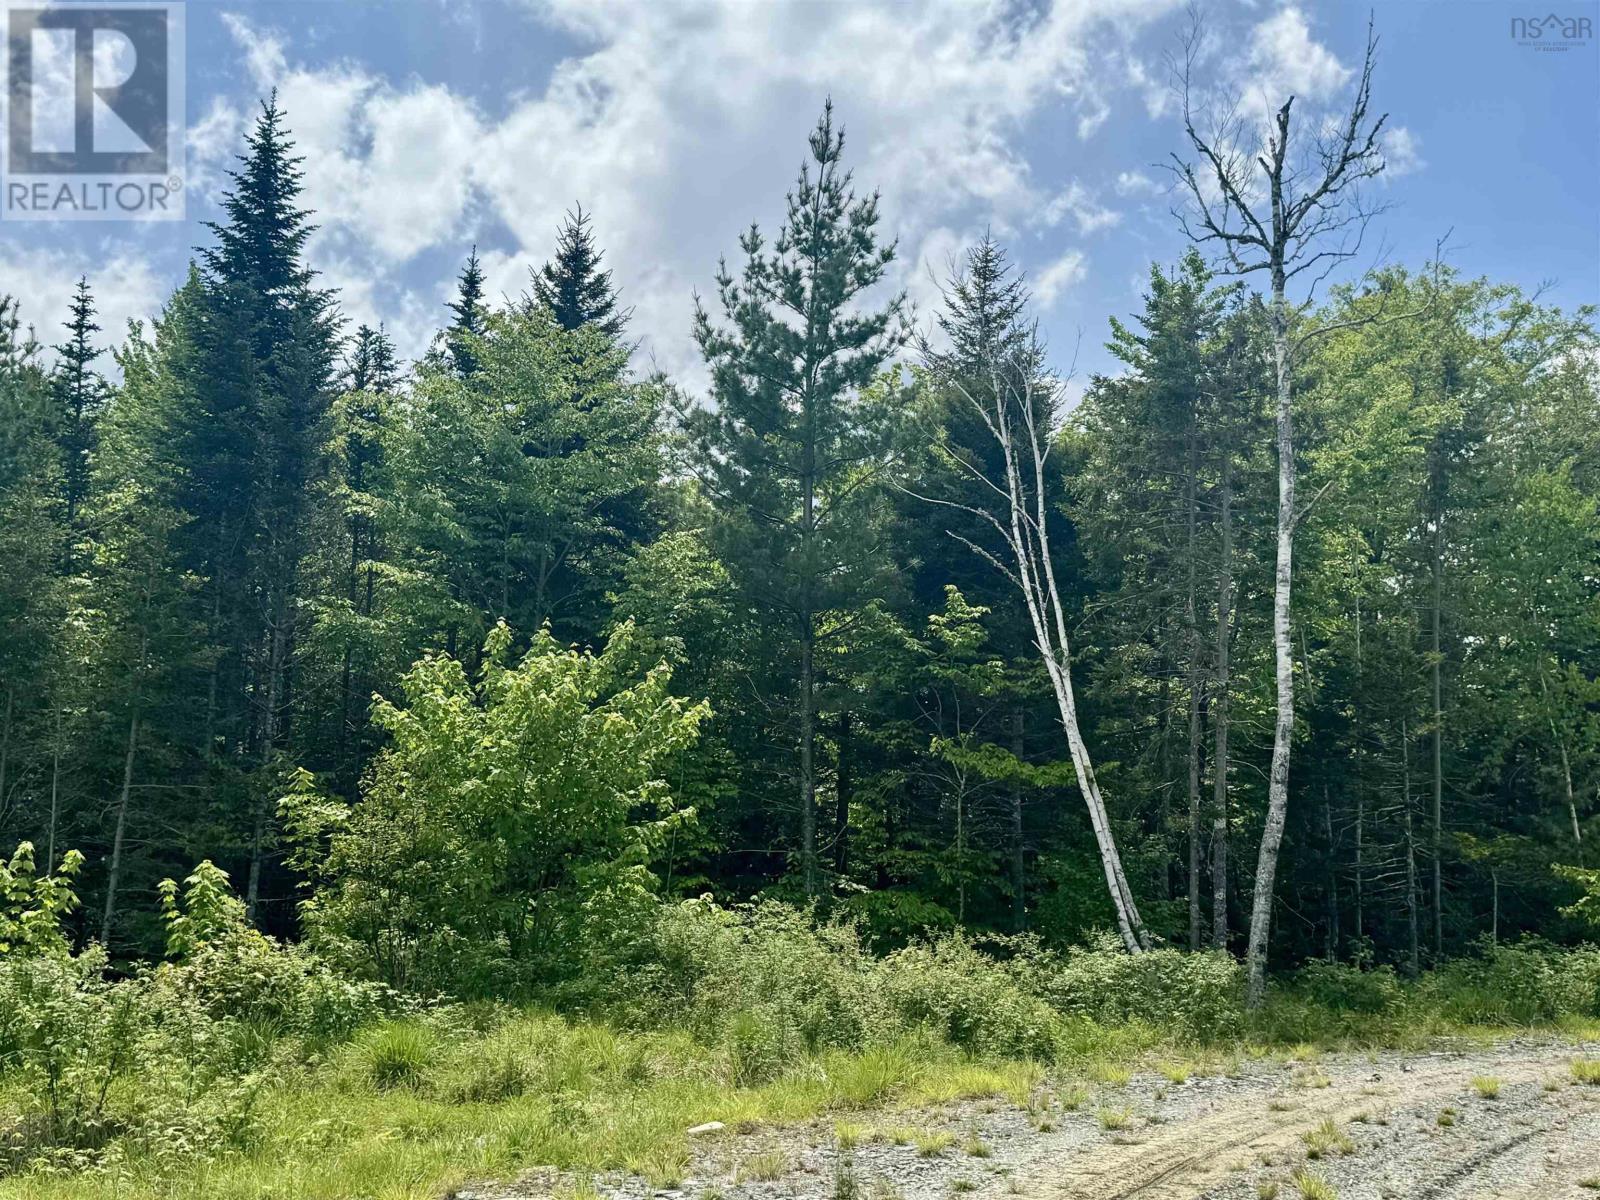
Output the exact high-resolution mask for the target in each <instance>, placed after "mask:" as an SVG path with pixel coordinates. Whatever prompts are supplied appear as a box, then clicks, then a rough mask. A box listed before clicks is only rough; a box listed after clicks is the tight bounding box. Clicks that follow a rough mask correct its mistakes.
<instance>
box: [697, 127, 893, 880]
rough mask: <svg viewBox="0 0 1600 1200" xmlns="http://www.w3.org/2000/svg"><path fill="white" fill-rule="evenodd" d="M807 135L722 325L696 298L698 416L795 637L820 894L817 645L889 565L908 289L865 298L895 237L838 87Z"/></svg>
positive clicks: (744, 556) (722, 551) (724, 488)
mask: <svg viewBox="0 0 1600 1200" xmlns="http://www.w3.org/2000/svg"><path fill="white" fill-rule="evenodd" d="M810 149H811V162H810V163H807V164H806V165H805V166H803V167H802V168H801V171H800V179H799V182H798V185H797V186H796V188H795V190H794V191H793V192H792V193H790V195H789V200H788V212H787V215H786V217H785V219H784V222H783V225H782V226H781V227H780V229H779V231H778V235H777V237H776V239H775V240H774V241H773V243H772V248H771V250H770V251H769V250H768V249H767V244H766V242H765V240H764V239H763V238H762V236H761V234H760V232H759V231H758V230H757V229H755V228H754V227H752V228H751V229H750V231H749V232H748V233H746V234H745V235H744V237H743V238H741V239H740V245H741V247H742V249H743V250H744V253H745V265H744V269H743V271H742V272H741V274H740V276H739V278H738V279H737V280H736V279H735V278H734V277H733V275H732V274H730V273H729V271H728V269H727V266H726V264H724V265H723V266H722V268H721V269H720V271H719V272H718V276H717V290H718V296H719V299H720V301H721V306H722V310H723V314H724V317H725V318H726V320H727V321H728V322H729V324H728V326H727V327H719V326H718V325H715V324H714V323H713V322H712V319H711V317H710V315H709V314H708V313H707V312H706V311H705V309H704V308H703V307H698V306H697V308H696V312H695V337H696V340H697V341H698V342H699V344H700V349H701V353H702V354H703V355H704V356H705V359H706V362H707V364H708V365H709V367H710V369H711V377H712V389H713V394H714V397H715V400H716V404H715V406H714V407H713V408H707V409H701V410H697V411H695V412H692V413H690V414H688V426H689V433H690V436H691V438H692V439H693V442H694V444H695V446H696V452H697V461H698V469H699V472H700V477H701V480H702V482H703V484H704V486H705V487H706V489H707V491H708V493H709V494H710V496H711V499H712V502H713V504H714V505H715V506H716V510H717V521H716V524H715V525H714V528H713V531H712V538H713V543H714V545H715V547H716V549H717V551H718V553H719V555H721V556H722V558H723V560H724V562H725V563H727V565H728V567H729V569H730V570H731V571H732V572H733V573H734V575H735V577H736V578H737V579H738V580H739V582H740V584H741V586H742V587H743V589H744V591H745V595H746V597H747V601H748V602H749V603H750V604H752V605H753V606H755V607H756V608H757V609H758V610H759V611H762V612H764V613H769V614H771V615H772V619H774V620H781V621H782V622H783V625H784V628H785V633H786V636H787V637H788V638H789V639H790V644H791V646H792V651H793V655H792V660H791V661H792V663H793V666H794V668H795V670H796V673H797V675H798V680H797V683H796V696H795V701H794V709H795V716H796V724H797V726H798V739H797V740H798V757H799V762H798V765H797V769H796V772H795V778H796V781H797V784H798V787H797V789H796V790H797V791H798V800H799V806H800V822H799V823H800V830H799V833H800V837H799V842H800V865H801V876H802V881H803V884H804V887H805V891H806V893H807V895H811V896H815V895H817V894H818V893H819V891H820V888H821V877H820V874H819V869H818V853H817V811H816V767H815V752H816V736H817V730H816V725H817V693H818V682H819V681H818V660H817V651H818V645H819V642H826V641H827V640H828V631H827V630H826V629H825V628H824V626H823V617H824V615H825V614H826V613H828V612H829V611H830V610H834V609H843V608H846V607H849V606H850V605H852V604H864V603H865V602H866V600H867V599H868V598H869V597H870V596H871V595H872V594H873V587H874V580H875V578H876V577H878V576H879V575H880V573H881V572H882V571H883V570H884V569H885V568H886V567H887V565H888V564H887V559H888V555H887V553H886V551H885V549H884V547H883V546H882V545H881V544H880V543H879V542H878V536H879V535H880V534H881V532H882V531H881V529H879V528H878V527H877V526H878V524H879V522H877V521H876V520H875V519H874V516H875V514H874V504H873V501H874V488H873V486H872V484H873V480H874V478H875V473H876V472H877V470H878V469H879V468H880V467H881V465H882V463H883V461H884V459H885V456H886V453H887V448H888V438H887V436H886V431H885V428H884V422H883V421H882V420H881V419H880V418H881V416H882V414H881V413H879V412H877V411H875V408H874V399H875V397H873V396H871V395H869V394H868V393H869V391H870V388H871V385H872V384H873V381H874V379H875V378H876V377H877V375H878V373H879V371H880V370H881V369H882V368H883V366H884V364H885V363H886V362H887V361H888V359H889V356H890V355H891V354H893V353H894V351H895V349H896V348H897V347H898V346H899V345H900V344H901V341H902V339H903V336H904V335H903V332H902V310H903V298H902V297H899V296H896V297H894V298H892V299H891V300H889V302H888V303H887V304H885V305H883V306H882V307H879V308H863V307H862V305H861V304H860V301H861V300H862V299H863V297H864V294H865V293H866V292H868V291H869V290H870V289H871V288H872V287H873V286H874V285H875V284H877V283H878V282H879V281H880V280H881V279H882V278H883V275H884V271H885V269H886V268H887V267H888V265H889V263H890V262H891V261H892V260H893V258H894V246H893V245H892V244H890V245H882V244H880V243H879V241H878V239H877V235H876V232H875V227H876V225H877V221H878V198H877V196H876V195H875V194H874V195H872V196H867V197H859V198H858V197H857V196H856V194H855V192H854V190H853V189H852V187H851V179H850V173H849V172H848V171H845V170H844V169H843V168H842V167H841V165H840V163H841V158H842V154H843V150H844V134H843V131H842V130H838V129H836V128H835V126H834V122H833V105H832V103H831V102H830V103H829V104H828V105H827V107H825V108H824V110H823V113H822V117H821V119H820V120H819V121H818V122H817V126H816V129H815V131H814V132H813V133H812V134H811V137H810ZM813 164H814V165H815V168H816V174H815V175H813V174H812V166H813Z"/></svg>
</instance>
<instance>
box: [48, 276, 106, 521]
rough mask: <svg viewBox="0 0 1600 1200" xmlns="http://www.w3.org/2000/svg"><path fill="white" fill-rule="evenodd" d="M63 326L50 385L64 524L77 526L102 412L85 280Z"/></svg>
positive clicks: (100, 381) (103, 397) (97, 354)
mask: <svg viewBox="0 0 1600 1200" xmlns="http://www.w3.org/2000/svg"><path fill="white" fill-rule="evenodd" d="M71 311H72V315H71V317H70V319H69V320H68V321H67V324H66V329H67V340H66V341H65V342H63V343H62V344H60V345H58V346H57V347H56V356H57V360H58V361H57V366H56V371H55V378H54V380H53V384H54V391H55V397H56V410H57V412H56V422H57V429H56V444H57V445H58V446H60V447H61V473H62V486H63V488H64V492H65V499H66V505H67V522H68V524H70V525H73V526H77V525H78V524H79V510H80V509H82V507H83V502H84V500H85V499H86V498H87V496H88V494H89V469H90V459H91V456H92V455H93V453H94V449H95V444H96V442H97V440H98V434H97V426H98V424H99V421H100V414H101V413H102V411H103V410H104V409H105V404H106V397H107V388H106V382H105V379H104V378H103V377H102V376H101V375H100V373H99V372H98V371H96V370H95V369H94V362H95V359H97V358H99V357H100V355H101V351H100V349H99V348H98V347H96V346H95V345H94V343H93V341H92V339H93V337H94V335H95V334H96V333H98V332H100V326H98V325H96V324H95V322H94V315H95V308H94V296H93V294H92V293H91V292H90V291H89V280H88V278H87V277H82V278H80V279H79V280H78V287H77V290H76V291H75V292H74V293H73V297H72V310H71Z"/></svg>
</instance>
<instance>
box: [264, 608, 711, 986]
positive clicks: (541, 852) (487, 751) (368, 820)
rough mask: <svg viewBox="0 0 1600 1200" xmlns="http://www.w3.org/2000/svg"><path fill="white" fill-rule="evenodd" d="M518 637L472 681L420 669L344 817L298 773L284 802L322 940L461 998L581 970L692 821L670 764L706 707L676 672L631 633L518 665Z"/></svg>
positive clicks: (405, 981)
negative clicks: (647, 665)
mask: <svg viewBox="0 0 1600 1200" xmlns="http://www.w3.org/2000/svg"><path fill="white" fill-rule="evenodd" d="M511 642H512V636H511V633H510V631H509V630H508V629H507V628H506V627H505V626H504V625H503V624H502V625H499V626H497V627H496V629H495V630H494V631H493V632H492V633H491V634H490V635H489V638H488V640H487V642H486V643H485V646H484V663H483V667H482V669H481V674H480V676H479V678H478V679H477V680H476V681H471V680H469V679H468V677H467V673H466V669H465V668H464V667H463V666H462V664H461V663H460V662H458V661H457V660H455V659H453V658H448V657H428V658H424V659H422V660H421V661H420V662H418V663H417V664H416V665H415V666H413V667H412V669H411V670H410V671H409V672H408V673H407V674H406V676H405V678H404V680H403V681H402V688H403V691H404V695H405V700H404V703H403V704H393V703H389V702H386V701H385V702H379V703H378V705H377V706H376V708H375V710H374V720H375V722H376V723H377V724H378V725H379V726H380V727H381V728H382V729H383V730H384V732H385V733H386V734H387V737H388V744H387V746H386V747H385V749H384V750H383V752H382V753H381V754H380V755H379V756H378V759H377V761H376V763H375V764H374V766H373V769H372V772H371V775H370V777H369V778H368V780H367V781H366V782H365V784H364V785H363V789H362V798H361V800H360V802H359V803H357V804H356V805H355V806H353V807H352V808H350V809H349V810H348V811H344V812H341V811H336V808H337V806H334V805H332V804H331V802H329V801H327V800H325V799H321V798H319V797H317V796H315V794H314V790H313V789H308V788H307V787H306V786H305V781H304V779H303V778H301V779H299V780H298V781H297V786H296V787H295V788H294V790H293V791H292V792H291V794H290V795H289V796H288V797H286V798H285V800H284V804H283V812H284V818H285V823H286V825H287V826H288V828H289V829H290V831H291V834H292V835H294V836H295V837H296V838H297V840H298V842H299V854H298V858H297V861H298V862H300V863H301V865H302V866H303V867H305V868H306V869H308V870H309V871H310V872H311V874H312V875H313V877H314V878H315V879H316V880H317V882H318V883H319V885H320V886H319V887H318V888H317V890H316V891H315V893H314V894H313V896H312V897H311V898H310V899H309V900H307V901H306V902H305V904H304V905H303V907H302V914H303V917H304V920H305V925H306V929H307V935H308V940H309V941H310V942H311V943H312V944H313V945H314V946H316V947H317V948H318V949H319V950H322V951H324V952H326V953H327V954H329V955H330V956H332V957H334V958H336V959H337V960H339V961H340V962H342V963H344V964H346V965H347V966H348V967H350V968H351V969H353V970H354V971H355V972H357V973H358V974H361V975H365V976H368V977H371V978H377V979H380V980H382V981H384V982H386V983H389V984H392V985H394V986H396V987H403V988H407V989H411V990H414V991H439V992H448V993H451V994H454V995H502V996H504V995H514V994H517V993H519V992H526V991H528V990H530V989H531V988H533V987H534V986H535V985H545V984H549V983H550V982H552V981H561V980H569V979H572V978H574V977H575V976H578V975H579V974H581V973H582V972H583V970H585V969H586V968H587V967H588V965H589V962H590V959H589V957H588V954H589V953H592V944H593V943H594V941H595V939H596V937H605V938H609V937H612V936H613V930H614V927H613V926H611V925H610V924H608V923H597V922H596V921H595V920H594V916H595V913H596V910H597V907H598V908H600V909H602V910H603V909H605V908H606V907H607V905H608V904H609V902H610V901H611V900H614V899H615V898H616V897H617V895H618V894H619V892H620V891H622V890H626V889H627V888H629V887H631V888H632V890H634V891H637V890H638V884H639V877H640V874H641V872H642V867H643V864H644V863H645V862H646V861H647V860H648V858H649V856H650V855H651V853H652V852H653V851H654V850H655V849H656V848H657V847H658V846H659V845H660V843H661V840H662V839H663V838H664V837H665V836H666V834H667V833H668V832H670V831H671V830H672V829H673V828H674V827H675V826H676V825H677V824H679V823H680V822H681V821H682V820H683V819H684V818H685V816H686V815H687V814H685V813H684V812H681V811H679V810H678V809H677V808H676V806H675V804H674V802H673V799H672V795H671V793H670V789H669V788H668V786H667V784H666V782H665V779H664V772H665V770H666V766H667V764H668V763H669V762H670V761H671V760H672V759H673V757H674V756H675V755H676V754H677V752H678V751H679V750H681V749H683V748H685V747H687V746H689V745H690V744H692V743H693V741H694V740H695V737H696V733H697V729H698V726H699V724H700V722H701V720H702V719H703V718H704V717H705V716H706V714H707V712H708V710H707V709H706V707H705V706H704V705H703V704H689V703H688V702H686V701H684V700H682V699H680V698H678V697H676V696H673V695H672V694H671V692H670V690H669V683H670V679H671V672H670V671H669V670H668V668H667V667H666V666H665V665H662V666H659V667H656V668H654V669H651V670H648V671H642V672H641V671H640V669H639V664H638V658H639V652H638V637H637V634H636V633H635V631H634V629H633V627H632V625H631V624H624V625H623V626H621V627H619V628H618V629H617V630H615V631H614V632H613V633H612V636H611V638H610V641H609V642H608V643H607V646H606V649H605V651H604V653H602V654H599V655H595V654H591V653H587V652H582V653H580V652H577V651H574V650H570V649H567V648H565V647H562V646H560V645H559V644H557V642H556V641H555V639H554V638H552V637H551V636H550V633H549V631H548V630H541V631H540V632H539V633H538V634H537V635H535V637H534V638H533V644H532V646H531V648H530V649H529V650H528V652H527V653H526V654H525V655H523V656H522V657H521V659H520V661H517V662H515V663H513V661H512V659H511ZM630 880H631V884H630V883H629V881H630ZM586 946H589V947H591V950H590V951H586V950H585V947H586Z"/></svg>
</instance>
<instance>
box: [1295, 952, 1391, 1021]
mask: <svg viewBox="0 0 1600 1200" xmlns="http://www.w3.org/2000/svg"><path fill="white" fill-rule="evenodd" d="M1294 988H1295V990H1296V991H1298V992H1299V993H1300V994H1302V995H1303V996H1305V998H1306V999H1308V1000H1310V1001H1312V1002H1313V1003H1316V1004H1320V1005H1323V1006H1325V1007H1327V1008H1330V1009H1334V1010H1336V1011H1338V1012H1342V1013H1360V1014H1364V1015H1367V1016H1387V1015H1389V1014H1390V1013H1393V1012H1394V1011H1395V1010H1397V1009H1398V1008H1400V1007H1401V1005H1402V1004H1403V1003H1404V1001H1405V995H1404V992H1403V990H1402V989H1401V986H1400V980H1399V978H1398V977H1397V976H1396V975H1395V973H1394V968H1393V967H1388V966H1382V967H1375V968H1373V969H1371V970H1362V969H1360V968H1359V967H1352V966H1346V965H1345V964H1343V963H1329V962H1312V963H1307V964H1306V965H1305V966H1304V967H1302V968H1301V969H1300V971H1299V973H1298V974H1297V975H1296V976H1295V979H1294Z"/></svg>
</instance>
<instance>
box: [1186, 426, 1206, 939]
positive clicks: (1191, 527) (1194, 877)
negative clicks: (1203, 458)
mask: <svg viewBox="0 0 1600 1200" xmlns="http://www.w3.org/2000/svg"><path fill="white" fill-rule="evenodd" d="M1195 442H1196V437H1195V433H1194V430H1193V429H1192V428H1191V429H1190V432H1189V478H1188V480H1187V491H1188V496H1187V500H1188V512H1187V514H1186V517H1187V520H1188V543H1189V545H1188V554H1189V572H1188V574H1189V586H1188V592H1187V595H1186V596H1185V600H1184V621H1185V624H1186V625H1187V632H1188V636H1189V949H1190V950H1191V951H1197V950H1199V949H1200V946H1201V933H1200V857H1201V847H1200V770H1201V765H1202V764H1201V759H1203V758H1204V757H1205V755H1204V752H1203V751H1202V749H1201V742H1200V735H1201V730H1200V624H1199V617H1198V613H1197V612H1196V608H1197V605H1196V602H1195V586H1196V580H1195V572H1196V568H1197V565H1198V564H1197V563H1196V553H1197V547H1196V544H1195V528H1196V518H1195V507H1196V504H1195V476H1196V475H1197V474H1198V473H1199V466H1198V464H1197V463H1196V461H1195V459H1196V454H1197V450H1196V446H1195Z"/></svg>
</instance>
